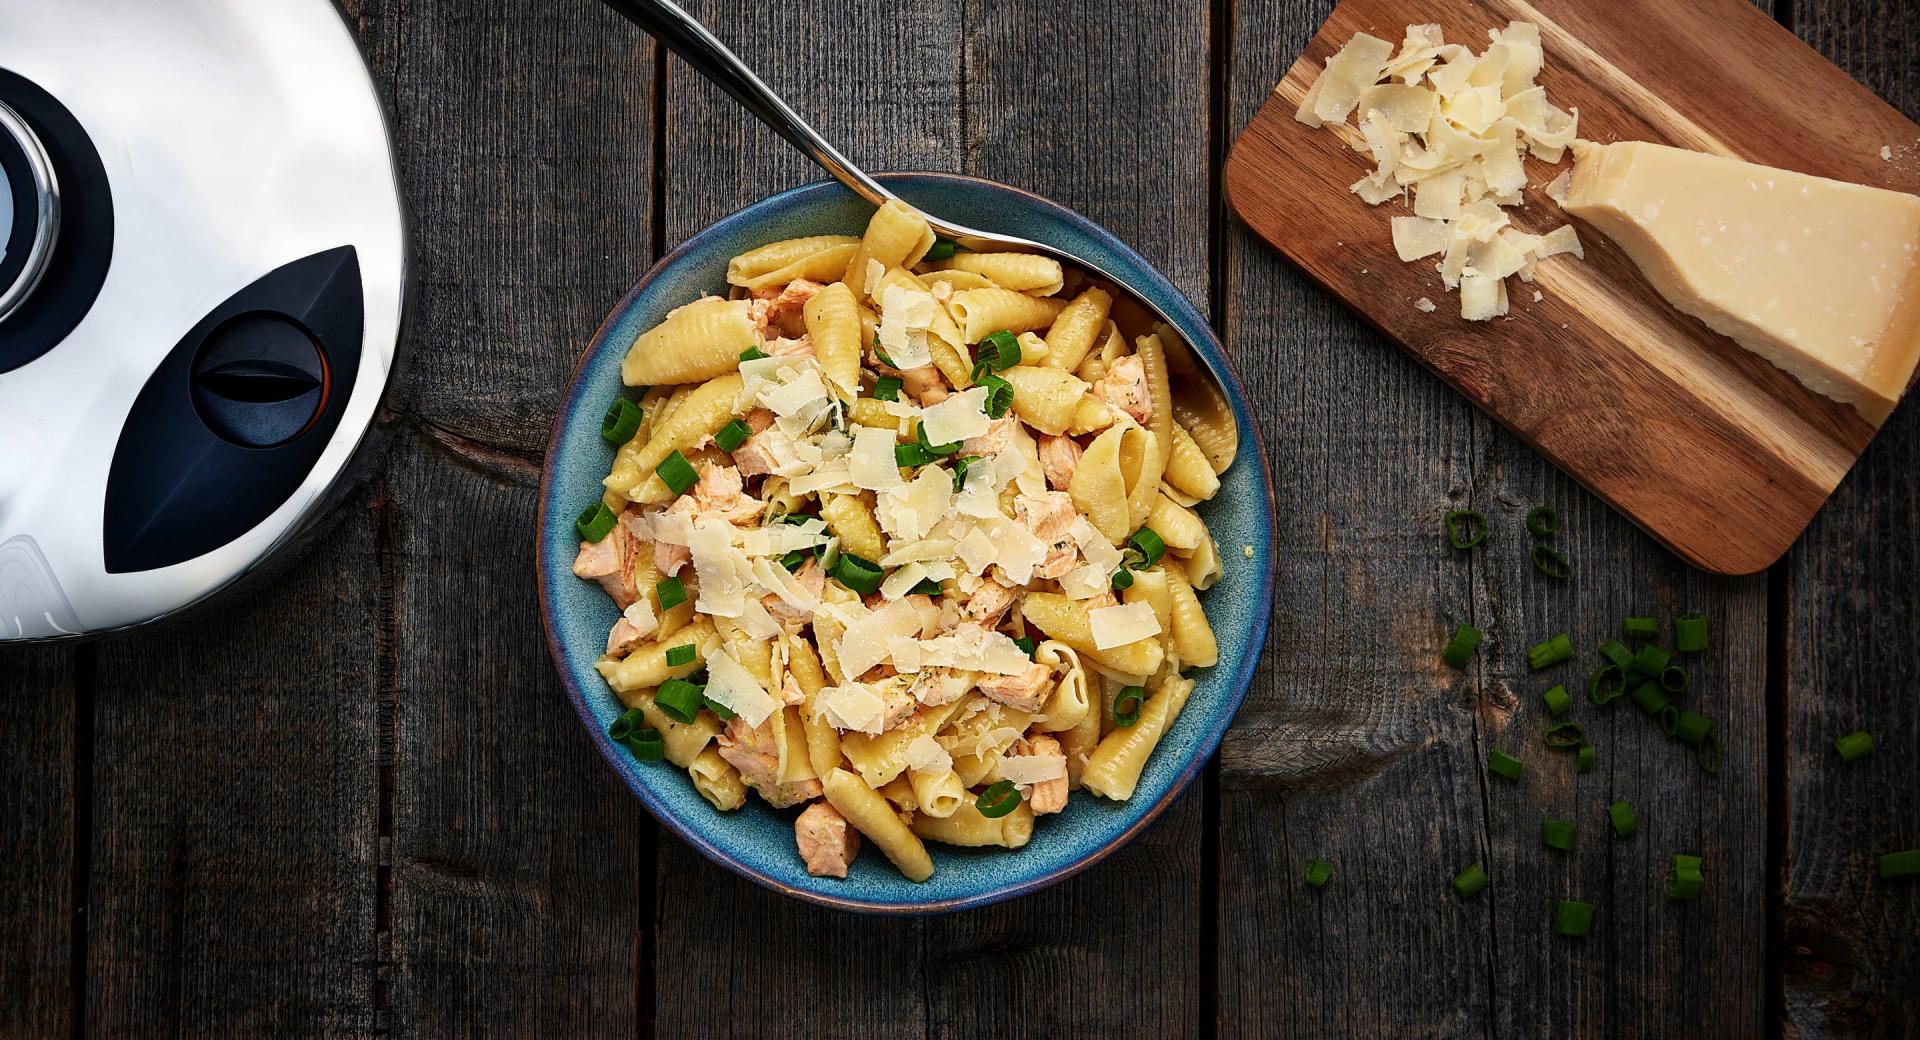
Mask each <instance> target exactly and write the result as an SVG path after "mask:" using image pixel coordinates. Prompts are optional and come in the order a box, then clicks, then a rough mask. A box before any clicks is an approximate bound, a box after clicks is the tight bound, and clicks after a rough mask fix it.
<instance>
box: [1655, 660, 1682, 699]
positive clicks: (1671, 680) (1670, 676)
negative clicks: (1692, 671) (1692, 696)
mask: <svg viewBox="0 0 1920 1040" xmlns="http://www.w3.org/2000/svg"><path fill="white" fill-rule="evenodd" d="M1660 688H1661V689H1663V690H1665V691H1667V692H1668V693H1671V694H1673V695H1674V696H1676V697H1677V696H1679V695H1680V694H1683V693H1685V692H1687V670H1686V669H1685V668H1682V667H1680V666H1679V665H1677V664H1670V665H1668V666H1666V667H1665V668H1662V669H1660Z"/></svg>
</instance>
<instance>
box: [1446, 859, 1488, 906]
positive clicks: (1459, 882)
mask: <svg viewBox="0 0 1920 1040" xmlns="http://www.w3.org/2000/svg"><path fill="white" fill-rule="evenodd" d="M1487 880H1488V878H1487V868H1485V867H1483V866H1481V865H1480V864H1478V863H1475V864H1474V865H1473V866H1471V867H1468V868H1467V869H1465V870H1463V871H1461V872H1460V873H1458V874H1456V875H1454V878H1453V891H1454V893H1455V894H1456V895H1458V896H1459V897H1460V898H1462V899H1465V898H1466V897H1468V896H1470V895H1474V894H1476V893H1478V892H1479V891H1480V890H1481V889H1483V888H1485V887H1487Z"/></svg>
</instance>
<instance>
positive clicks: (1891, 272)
mask: <svg viewBox="0 0 1920 1040" xmlns="http://www.w3.org/2000/svg"><path fill="white" fill-rule="evenodd" d="M1567 209H1568V211H1569V212H1571V213H1573V214H1575V215H1576V216H1579V217H1581V218H1583V219H1585V220H1586V221H1587V222H1588V223H1590V224H1592V225H1593V226H1594V227H1596V228H1599V229H1600V231H1601V232H1602V233H1604V234H1605V235H1606V236H1607V237H1608V238H1611V239H1612V240H1613V241H1614V242H1615V243H1617V244H1618V245H1619V246H1620V248H1621V249H1622V250H1624V251H1625V252H1626V254H1627V255H1628V256H1630V257H1632V258H1633V262H1634V264H1635V265H1636V266H1637V267H1639V269H1640V273H1641V274H1642V275H1644V276H1645V277H1646V279H1647V281H1648V282H1650V283H1652V285H1653V287H1654V288H1655V289H1657V290H1659V292H1660V295H1662V296H1664V297H1666V299H1667V302H1669V303H1671V304H1673V305H1674V307H1676V308H1678V309H1679V310H1681V311H1683V312H1685V313H1687V314H1691V315H1693V316H1694V317H1696V318H1699V319H1700V320H1701V321H1703V322H1705V323H1706V324H1707V326H1708V327H1709V328H1711V329H1713V330H1714V331H1716V332H1719V333H1721V334H1722V335H1725V336H1730V337H1732V338H1733V339H1734V341H1736V342H1738V343H1739V344H1740V345H1741V346H1743V347H1745V348H1747V349H1748V350H1750V351H1752V352H1753V353H1755V354H1758V355H1760V356H1761V357H1763V358H1765V359H1767V360H1768V361H1770V362H1772V363H1773V364H1774V365H1776V366H1777V367H1779V368H1781V369H1783V370H1785V371H1786V372H1787V373H1788V374H1790V375H1792V376H1793V377H1794V378H1795V379H1798V380H1799V381H1800V383H1801V384H1802V385H1804V386H1805V387H1807V389H1809V390H1812V391H1814V392H1815V393H1818V394H1824V395H1826V396H1827V397H1830V398H1833V399H1834V400H1836V401H1840V402H1843V403H1845V404H1849V405H1852V406H1853V407H1854V408H1855V409H1856V410H1857V411H1859V413H1860V414H1861V415H1862V416H1863V417H1865V418H1866V419H1867V420H1868V421H1869V422H1873V423H1879V422H1881V421H1883V420H1885V419H1886V417H1887V414H1888V413H1889V412H1891V411H1892V410H1893V405H1894V403H1895V402H1896V401H1898V400H1899V398H1900V395H1901V394H1902V393H1903V392H1904V391H1905V390H1906V387H1907V382H1908V380H1909V379H1910V378H1911V377H1912V375H1913V371H1914V366H1915V362H1916V361H1920V196H1914V195H1907V194H1903V193H1901V192H1897V191H1888V190H1886V189H1884V188H1873V187H1868V186H1866V185H1861V184H1849V183H1846V182H1844V181H1835V180H1828V179H1826V178H1824V177H1814V176H1810V175H1808V174H1804V173H1795V172H1793V171H1790V170H1780V169H1774V168H1771V167H1766V166H1758V165H1755V164H1753V163H1747V162H1741V161H1740V160H1738V159H1729V158H1726V157H1724V156H1718V155H1707V154H1704V153H1701V152H1692V151H1687V150H1686V149H1683V148H1669V147H1667V146H1665V145H1658V144H1651V143H1649V142H1646V141H1622V142H1617V143H1614V144H1605V145H1601V144H1592V143H1587V142H1582V143H1581V144H1580V145H1579V146H1577V147H1576V160H1575V163H1574V170H1573V190H1572V194H1571V195H1570V197H1569V198H1568V200H1567ZM1549 237H1551V236H1549ZM1569 248H1576V249H1577V248H1578V245H1577V243H1575V244H1574V245H1572V246H1571V247H1569Z"/></svg>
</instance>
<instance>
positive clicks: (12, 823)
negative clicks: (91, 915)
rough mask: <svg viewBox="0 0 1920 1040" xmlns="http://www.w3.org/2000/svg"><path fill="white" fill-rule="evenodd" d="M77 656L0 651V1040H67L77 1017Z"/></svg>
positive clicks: (59, 652)
mask: <svg viewBox="0 0 1920 1040" xmlns="http://www.w3.org/2000/svg"><path fill="white" fill-rule="evenodd" d="M78 653H79V651H77V650H75V649H73V648H70V647H62V648H36V649H33V650H24V651H0V676H4V679H3V680H0V697H4V698H6V700H5V702H4V703H3V704H0V748H5V749H6V751H5V753H4V754H0V1036H66V1035H68V1034H69V1033H70V1032H71V1031H72V1029H73V1023H74V1020H75V1015H76V1012H77V1010H78V1009H77V1008H75V1007H74V1001H75V999H76V994H75V992H74V987H73V965H72V962H71V959H70V958H71V957H72V946H73V941H72V939H73V929H74V914H75V912H76V910H77V907H76V905H75V901H76V899H77V898H79V897H80V895H81V893H79V892H77V891H75V885H74V881H75V877H74V853H75V851H76V850H77V849H78V848H79V845H77V844H76V842H75V837H76V836H75V828H76V827H78V826H80V825H81V821H80V820H79V819H77V818H76V817H77V816H78V813H77V808H78V807H77V805H76V804H75V799H76V797H77V796H78V795H79V793H80V778H79V777H78V776H76V761H75V759H76V755H75V740H76V735H77V734H78V733H81V732H85V731H83V730H81V729H79V728H78V727H79V725H84V722H83V720H79V719H76V718H75V714H76V706H75V702H76V700H77V698H78V696H79V689H78V684H77V683H76V682H75V674H74V673H75V658H76V656H77V654H78Z"/></svg>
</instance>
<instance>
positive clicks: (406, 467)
mask: <svg viewBox="0 0 1920 1040" xmlns="http://www.w3.org/2000/svg"><path fill="white" fill-rule="evenodd" d="M360 14H361V18H362V26H363V36H364V37H366V38H367V39H368V40H369V41H370V46H369V50H370V52H371V53H372V55H373V63H374V65H375V68H376V71H377V74H378V75H379V76H380V77H381V78H382V79H384V80H388V81H390V82H391V84H392V88H391V89H392V95H393V102H394V116H395V133H396V136H397V138H398V141H399V150H400V162H401V165H402V167H403V168H404V169H407V170H409V171H412V175H411V176H410V177H409V178H408V183H409V186H410V202H411V205H412V214H413V219H414V242H415V246H416V253H415V259H416V261H417V264H418V273H419V282H418V287H419V292H418V294H417V296H416V307H415V312H414V325H413V330H412V339H411V350H412V360H413V371H414V373H415V374H416V377H415V379H414V381H413V382H412V383H411V385H410V388H409V390H408V397H409V399H410V403H409V404H408V405H407V406H406V414H405V416H404V422H405V424H406V427H407V429H406V432H405V433H404V434H403V435H402V436H401V437H400V439H399V440H398V441H397V443H396V444H395V446H394V448H393V450H392V452H391V456H390V461H389V465H388V471H387V475H386V477H385V487H386V495H387V499H388V517H387V523H388V524H389V530H388V535H387V539H388V541H387V545H386V551H387V554H388V555H387V560H386V566H387V568H388V569H389V573H390V575H391V577H390V580H391V583H392V586H393V591H392V607H391V610H392V620H391V623H392V626H393V628H392V635H391V637H390V643H389V644H388V647H387V650H388V653H389V654H390V655H391V658H392V661H393V674H392V676H391V680H390V683H389V685H388V687H387V689H386V690H384V691H383V694H384V696H385V697H386V698H387V699H388V701H389V702H390V703H391V705H392V707H391V709H390V710H391V714H392V717H391V744H390V746H389V748H388V749H387V752H386V753H387V754H388V755H389V756H390V761H391V777H392V779H391V783H390V800H391V804H390V808H389V812H390V819H391V821H392V824H391V826H392V837H391V844H392V852H391V869H392V878H391V896H390V904H389V916H390V921H391V934H390V937H389V938H388V940H387V943H388V946H389V947H390V951H389V952H388V953H387V954H386V956H387V957H388V959H390V961H391V973H392V974H391V991H390V997H389V1003H390V1009H391V1010H390V1012H389V1016H388V1020H387V1023H386V1024H387V1025H388V1026H389V1027H390V1028H391V1029H392V1030H394V1031H396V1032H403V1033H408V1034H413V1035H422V1036H470V1035H481V1034H499V1035H509V1036H518V1035H527V1036H571V1035H582V1034H587V1033H593V1034H596V1035H597V1034H601V1033H611V1034H615V1035H634V1034H635V1033H636V1032H639V1031H641V1030H643V1029H644V1028H645V1022H646V1019H647V1017H648V1012H647V1002H648V999H649V995H650V990H649V989H648V987H647V983H648V980H647V979H645V978H644V976H643V975H642V967H641V966H642V963H643V961H642V956H641V954H642V951H644V950H646V949H647V948H648V946H649V923H648V922H649V913H648V906H649V904H650V903H651V901H652V891H651V876H650V875H651V862H652V855H651V852H652V840H653V825H652V822H651V821H650V820H649V819H648V817H647V815H646V813H645V812H644V811H643V810H642V809H641V808H640V806H639V805H638V803H636V802H635V801H634V800H633V799H632V798H631V797H630V796H629V795H628V793H627V791H626V790H625V788H624V787H622V786H621V785H620V784H619V782H618V781H617V780H616V778H615V777H614V775H613V774H612V773H611V771H610V770H608V769H607V768H606V766H605V764H604V763H602V762H601V761H600V760H599V757H598V756H597V755H596V754H595V753H594V752H593V750H592V748H591V746H590V745H589V744H588V742H587V741H586V740H584V739H582V734H581V733H580V730H579V724H578V722H577V721H576V720H575V717H574V715H573V713H572V712H571V711H570V710H569V709H568V707H567V704H566V700H565V697H564V695H563V694H562V692H561V690H560V687H559V684H558V682H557V681H556V679H555V677H554V674H553V669H552V665H551V663H550V662H549V661H548V659H547V655H546V650H545V643H544V641H543V639H542V637H541V634H540V628H539V610H538V605H537V603H536V597H535V591H534V583H533V581H532V574H531V571H530V560H529V553H530V548H531V543H530V541H529V533H530V532H531V531H532V529H533V525H534V513H535V509H536V502H535V498H536V496H535V489H536V487H537V483H538V461H537V460H538V458H539V453H540V451H541V450H542V449H543V448H544V445H545V441H546V436H547V430H548V425H549V422H550V420H551V416H552V414H553V412H554V409H555V406H556V404H557V402H558V400H559V398H560V395H561V393H562V392H563V391H564V389H565V387H566V381H567V376H568V374H569V373H570V372H571V371H572V368H573V365H574V362H575V360H576V358H577V356H578V351H579V349H580V347H581V345H582V344H584V342H585V340H586V339H587V337H588V336H589V335H590V334H591V333H592V331H593V329H594V328H595V327H596V326H597V325H598V323H599V320H600V317H601V315H602V314H603V313H604V312H605V311H606V309H607V308H608V307H610V306H611V305H612V304H613V303H614V302H615V301H616V300H618V299H619V297H620V294H621V293H622V292H623V291H624V290H625V288H626V286H627V284H628V282H629V281H630V280H631V279H632V277H633V276H634V274H635V273H636V272H638V271H639V270H641V269H642V268H643V267H644V266H645V264H646V263H647V258H648V255H649V249H650V239H651V223H650V212H651V199H652V187H651V185H652V133H653V126H654V122H653V106H654V97H653V93H652V84H653V75H652V72H653V50H652V46H651V44H650V43H649V42H648V41H646V40H645V39H644V38H642V37H639V36H637V35H635V34H634V33H633V32H631V31H630V30H629V29H628V28H627V26H626V25H625V23H624V22H622V21H620V20H619V19H618V18H617V17H616V16H614V15H612V14H611V13H610V12H608V11H606V10H605V9H603V8H601V7H600V6H599V5H594V4H580V5H575V4H565V5H553V4H545V3H538V2H535V0H493V2H488V3H480V4H468V5H460V6H458V7H448V6H446V5H440V4H427V3H398V4H396V3H379V4H375V3H371V2H369V3H364V4H362V6H361V11H360Z"/></svg>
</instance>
